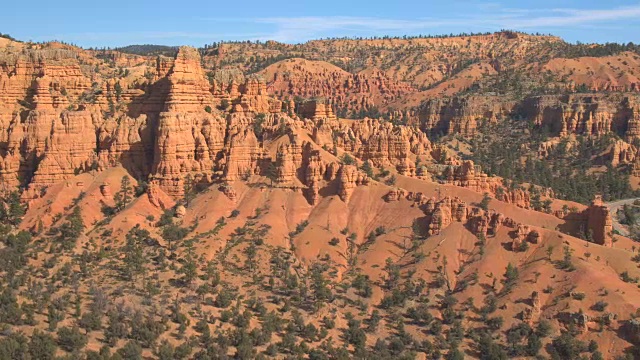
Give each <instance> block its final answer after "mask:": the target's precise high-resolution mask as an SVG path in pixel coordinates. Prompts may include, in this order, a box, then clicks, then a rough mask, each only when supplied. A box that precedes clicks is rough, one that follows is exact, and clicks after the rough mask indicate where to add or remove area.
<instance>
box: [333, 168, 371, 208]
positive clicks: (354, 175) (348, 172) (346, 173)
mask: <svg viewBox="0 0 640 360" xmlns="http://www.w3.org/2000/svg"><path fill="white" fill-rule="evenodd" d="M337 181H338V195H339V196H340V199H341V200H342V201H344V202H348V201H349V198H350V197H351V194H353V190H354V189H355V187H356V186H359V185H367V184H368V183H369V178H368V177H367V175H366V174H365V173H363V172H362V171H360V170H358V168H357V167H355V166H353V165H342V166H340V169H339V170H338V178H337Z"/></svg>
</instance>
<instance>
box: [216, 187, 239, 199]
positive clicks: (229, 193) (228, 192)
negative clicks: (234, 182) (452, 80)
mask: <svg viewBox="0 0 640 360" xmlns="http://www.w3.org/2000/svg"><path fill="white" fill-rule="evenodd" d="M218 189H219V190H220V191H222V193H223V194H224V195H225V196H226V197H227V198H229V200H231V201H233V202H236V200H237V198H238V194H237V193H236V191H235V190H234V189H233V187H232V186H231V185H230V184H224V185H222V186H220V187H219V188H218Z"/></svg>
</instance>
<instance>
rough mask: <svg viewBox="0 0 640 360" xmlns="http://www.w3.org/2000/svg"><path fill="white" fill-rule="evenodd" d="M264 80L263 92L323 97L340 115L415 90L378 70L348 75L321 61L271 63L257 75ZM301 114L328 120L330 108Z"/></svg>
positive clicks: (371, 106)
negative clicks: (338, 110)
mask: <svg viewBox="0 0 640 360" xmlns="http://www.w3.org/2000/svg"><path fill="white" fill-rule="evenodd" d="M259 74H260V75H261V76H263V77H264V78H265V79H266V81H267V90H268V91H269V93H270V94H271V95H273V96H277V97H279V98H281V99H284V98H287V97H288V98H294V97H296V96H299V97H302V98H307V99H311V98H324V99H326V100H327V101H328V103H330V104H332V105H333V106H334V108H333V109H334V110H335V109H340V110H341V112H342V113H343V114H346V113H355V114H357V113H358V112H360V111H368V110H370V109H372V108H374V107H376V108H379V107H382V106H384V105H386V104H388V103H389V102H391V101H393V100H395V99H397V98H399V97H401V96H403V95H407V94H410V93H413V92H415V91H416V90H415V89H414V88H413V87H412V86H410V85H408V84H406V83H403V82H397V81H393V80H391V79H389V77H388V76H387V75H386V74H385V73H384V72H382V71H379V70H377V69H371V70H367V71H365V72H362V73H359V74H350V73H348V72H346V71H344V70H342V69H340V68H338V67H336V66H334V65H331V64H328V63H326V62H322V61H310V60H304V59H287V60H283V61H280V62H278V63H275V64H273V65H271V66H269V67H267V68H266V69H264V70H262V71H261V72H260V73H259ZM318 110H321V111H318V112H317V113H316V112H315V111H312V112H311V113H308V115H305V117H308V118H314V116H322V117H331V111H330V109H321V107H319V108H318Z"/></svg>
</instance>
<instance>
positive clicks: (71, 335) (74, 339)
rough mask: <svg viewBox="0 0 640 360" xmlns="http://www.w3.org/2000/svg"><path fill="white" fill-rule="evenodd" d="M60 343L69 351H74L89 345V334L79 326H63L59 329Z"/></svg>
mask: <svg viewBox="0 0 640 360" xmlns="http://www.w3.org/2000/svg"><path fill="white" fill-rule="evenodd" d="M58 345H60V347H61V348H63V349H64V350H66V351H68V352H74V351H77V350H80V349H82V348H83V347H85V345H87V336H86V335H84V334H82V333H81V332H80V329H78V328H77V327H72V328H70V327H66V326H65V327H61V328H60V329H58Z"/></svg>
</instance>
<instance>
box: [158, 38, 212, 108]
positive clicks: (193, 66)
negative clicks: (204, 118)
mask: <svg viewBox="0 0 640 360" xmlns="http://www.w3.org/2000/svg"><path fill="white" fill-rule="evenodd" d="M200 61H201V60H200V54H199V53H198V50H197V49H194V48H191V47H187V46H183V47H181V48H180V50H179V51H178V55H177V56H176V60H175V62H174V63H173V68H172V69H171V72H170V74H169V76H168V80H169V86H170V88H169V95H168V97H167V101H166V103H165V111H166V112H182V113H186V112H202V111H204V109H205V107H206V106H212V105H213V95H212V94H211V92H210V91H209V87H210V86H209V82H208V81H207V79H206V77H205V75H204V71H203V70H202V66H201V65H200Z"/></svg>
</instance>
